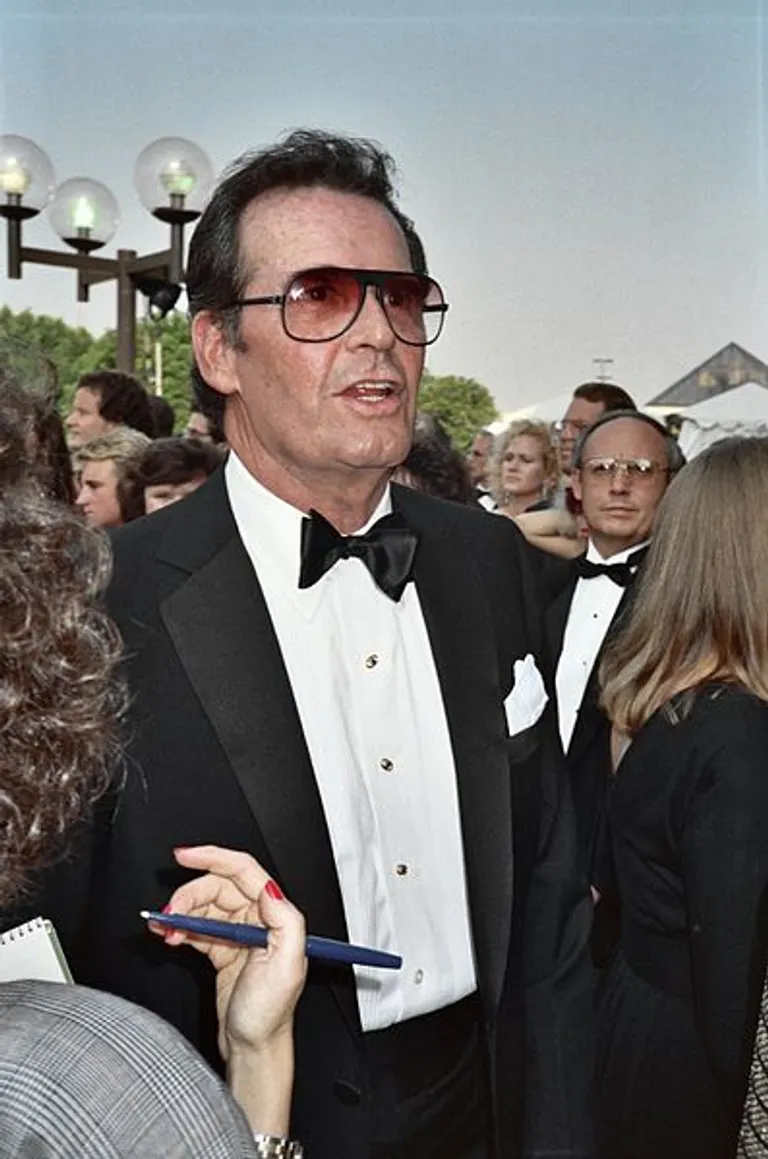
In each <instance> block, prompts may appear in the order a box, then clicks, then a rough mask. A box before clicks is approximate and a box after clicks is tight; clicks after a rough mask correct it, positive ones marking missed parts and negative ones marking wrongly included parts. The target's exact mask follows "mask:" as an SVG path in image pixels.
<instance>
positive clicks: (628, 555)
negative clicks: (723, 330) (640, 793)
mask: <svg viewBox="0 0 768 1159" xmlns="http://www.w3.org/2000/svg"><path fill="white" fill-rule="evenodd" d="M681 465H682V455H681V452H680V450H679V448H678V446H677V443H676V442H675V440H674V439H673V438H672V436H671V435H670V434H668V432H667V431H666V430H665V428H664V427H663V426H662V425H661V424H660V423H658V422H656V420H655V419H653V418H651V417H650V416H649V415H645V414H643V413H642V412H641V411H634V410H615V411H610V412H607V413H606V414H605V415H604V416H602V417H600V418H599V419H598V420H597V421H596V422H595V423H594V424H593V425H592V426H591V427H589V428H588V430H587V431H586V432H585V433H584V434H583V435H582V437H581V438H580V439H579V440H578V441H577V443H576V445H575V448H574V451H573V473H572V476H571V481H572V486H573V490H574V494H575V495H576V498H577V499H578V500H580V502H581V507H582V512H583V515H584V519H585V521H586V524H587V529H588V532H589V539H588V544H587V550H586V553H585V554H584V555H583V556H580V557H579V558H578V559H574V560H568V561H567V562H566V561H563V562H558V563H557V564H552V565H551V566H550V568H549V569H548V571H547V573H546V574H547V583H548V586H549V595H548V606H547V609H546V613H545V623H546V631H547V638H548V639H547V644H548V652H549V656H550V658H551V663H552V670H553V676H554V686H555V690H556V701H557V711H558V720H559V727H560V738H561V741H562V746H563V751H564V752H565V754H566V763H567V766H568V772H569V776H570V781H571V791H572V795H573V802H574V807H575V811H576V822H577V829H578V834H579V842H580V845H581V848H582V851H583V853H584V855H585V858H586V862H587V865H588V867H589V868H590V869H591V867H592V862H593V859H594V855H595V850H596V844H597V838H598V832H599V829H600V823H601V819H602V814H603V803H604V796H605V790H606V787H607V784H608V777H609V775H610V772H611V752H610V723H609V721H608V719H607V717H606V716H605V714H604V712H603V710H602V708H601V707H600V704H599V699H600V687H599V680H598V671H599V667H600V659H601V656H602V653H603V650H604V648H605V646H606V644H607V642H608V641H609V640H610V639H611V637H612V635H613V634H614V633H615V631H616V629H617V626H618V625H619V623H620V621H621V618H622V616H623V614H624V612H625V610H626V608H627V606H628V604H629V600H630V598H631V591H632V584H633V582H634V579H635V577H636V575H637V573H638V571H639V569H640V567H641V564H642V560H643V558H644V556H645V553H646V551H647V549H648V545H649V542H650V538H651V532H652V528H653V521H654V519H655V516H656V511H657V509H658V506H659V503H660V502H661V500H662V497H663V495H664V492H665V490H666V488H667V485H668V483H669V481H670V479H671V478H672V476H673V474H674V472H675V471H676V470H678V469H679V467H680V466H681Z"/></svg>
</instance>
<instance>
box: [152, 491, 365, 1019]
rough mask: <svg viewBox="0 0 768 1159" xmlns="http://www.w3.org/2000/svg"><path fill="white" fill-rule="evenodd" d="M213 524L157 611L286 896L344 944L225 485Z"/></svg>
mask: <svg viewBox="0 0 768 1159" xmlns="http://www.w3.org/2000/svg"><path fill="white" fill-rule="evenodd" d="M218 518H219V519H220V520H221V521H224V525H225V527H228V528H231V531H230V533H229V534H228V535H226V536H222V535H221V534H219V539H220V540H221V539H223V540H224V542H223V544H222V543H219V545H218V546H217V548H216V549H215V550H214V552H213V554H211V555H210V557H209V558H208V559H207V561H206V562H204V563H201V564H199V566H197V567H196V568H195V569H194V570H192V574H190V575H189V577H188V578H187V579H186V580H185V581H184V582H183V583H182V584H181V585H180V586H179V587H177V589H176V590H175V591H174V592H173V594H172V595H171V596H169V597H168V598H167V599H166V600H165V602H164V604H163V605H162V608H161V614H162V617H163V620H164V622H165V625H166V627H167V629H168V632H169V634H170V636H171V639H172V641H173V643H174V646H175V647H176V650H177V652H178V654H179V657H180V659H181V662H182V664H183V666H184V669H185V671H186V673H187V676H188V677H189V679H190V681H191V683H192V685H193V687H194V688H195V691H196V693H197V695H198V697H199V699H200V703H201V705H202V709H203V711H204V712H205V713H206V714H207V716H208V718H209V720H210V722H211V725H212V726H213V728H214V730H215V732H216V734H217V736H218V738H219V741H220V743H221V746H222V748H223V750H224V753H225V754H226V757H227V759H228V760H229V763H230V765H231V767H232V770H233V772H234V775H235V776H236V778H237V780H238V782H239V784H240V787H241V789H242V791H243V794H244V796H245V799H246V800H247V802H248V805H249V806H250V808H251V810H252V812H253V815H254V818H255V821H256V824H257V826H258V828H259V831H260V833H261V835H262V837H263V840H264V843H265V845H266V846H267V848H268V850H269V852H270V855H271V857H272V860H273V864H274V867H275V872H276V874H277V875H278V877H279V879H280V882H281V884H282V885H283V886H284V887H285V890H286V893H287V894H288V896H290V898H291V900H292V901H293V902H294V903H295V904H296V905H297V906H299V908H300V909H302V910H303V912H304V914H305V916H306V919H307V924H308V926H309V928H310V929H311V930H314V931H316V932H318V933H322V934H324V935H326V936H328V937H335V938H345V937H346V936H347V934H346V925H345V921H344V913H343V907H342V902H341V894H340V891H339V887H338V880H337V876H336V868H335V865H334V861H333V854H332V850H331V844H330V838H329V835H328V830H327V827H326V823H325V817H324V814H323V808H322V803H321V800H320V795H319V792H318V789H317V784H316V782H315V778H314V774H313V771H312V766H311V763H310V759H309V753H308V751H307V747H306V744H305V741H304V734H303V732H302V729H301V724H300V721H299V717H298V713H297V710H296V705H295V702H294V699H293V694H292V692H291V687H290V683H289V681H288V676H287V673H286V671H285V666H284V664H283V661H282V657H281V654H280V649H279V646H278V643H277V639H276V636H275V633H274V630H273V628H272V622H271V620H270V618H269V614H268V612H267V607H266V604H265V602H264V598H263V595H262V592H261V588H260V586H259V584H258V581H257V579H256V576H255V574H254V571H253V567H252V565H251V562H250V560H249V558H248V556H247V553H246V551H245V549H244V547H243V546H242V543H241V541H240V538H239V536H238V535H237V532H236V529H235V526H234V522H233V520H232V516H231V513H230V511H229V505H228V503H227V501H226V497H225V494H224V491H223V487H222V488H221V496H220V497H219V507H218ZM198 533H199V529H198ZM196 539H197V541H198V542H199V534H198V536H196ZM159 554H162V556H163V558H164V560H165V561H166V562H175V564H176V566H185V564H186V567H187V568H188V569H189V563H190V561H189V559H188V558H186V559H185V560H184V556H188V554H189V553H188V550H187V548H186V547H180V545H179V544H178V542H177V543H176V544H168V543H167V542H166V543H165V544H164V545H163V551H162V553H159ZM180 556H181V559H180ZM174 557H175V558H174ZM182 560H183V562H182ZM334 989H335V990H336V991H337V995H338V997H339V1000H340V1001H341V1003H342V1006H343V1007H344V1009H345V1013H346V1014H347V1016H348V1018H349V1020H350V1023H351V1024H352V1025H353V1026H354V1025H357V1026H359V1019H358V1015H357V1003H356V999H355V996H354V988H353V986H351V985H347V986H346V987H345V986H343V985H340V986H335V987H334Z"/></svg>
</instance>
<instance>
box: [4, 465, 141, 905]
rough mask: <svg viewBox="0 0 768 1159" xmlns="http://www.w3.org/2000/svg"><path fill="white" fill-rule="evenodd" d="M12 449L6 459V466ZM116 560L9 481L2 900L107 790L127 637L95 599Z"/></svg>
mask: <svg viewBox="0 0 768 1159" xmlns="http://www.w3.org/2000/svg"><path fill="white" fill-rule="evenodd" d="M1 468H2V455H0V470H1ZM110 567H111V561H110V549H109V544H108V541H107V539H106V538H105V537H104V536H103V534H102V533H100V532H96V531H92V530H90V529H89V528H87V527H86V526H85V525H84V524H83V522H82V520H81V519H80V518H79V516H78V515H77V514H75V513H74V512H73V511H72V510H71V509H69V508H68V507H66V506H64V505H63V504H59V503H55V502H52V501H51V500H50V499H48V498H46V497H44V496H43V495H42V494H41V491H40V489H39V485H38V484H37V483H36V482H35V481H34V480H33V479H32V478H31V477H29V478H27V479H21V480H17V481H15V482H8V480H7V479H6V480H5V481H4V482H3V498H2V503H0V898H2V902H3V906H5V905H6V904H7V902H8V901H9V900H14V899H15V898H16V897H17V896H18V895H19V894H20V893H21V891H22V889H23V887H24V885H25V883H26V879H27V874H28V873H29V872H30V870H32V869H34V868H37V867H39V866H41V865H45V864H49V863H51V862H52V861H53V860H54V859H55V857H56V855H57V854H58V853H60V852H61V848H62V844H63V839H64V837H65V835H66V833H67V830H68V829H69V828H70V827H71V826H72V825H73V824H74V823H75V822H77V821H78V820H79V819H81V818H83V817H84V816H86V815H87V814H88V811H89V809H90V807H91V805H92V804H93V802H94V801H95V799H96V798H97V797H98V796H99V795H100V794H101V793H102V792H103V791H104V790H105V789H106V788H107V785H108V783H109V780H110V777H111V775H112V774H113V773H114V771H115V768H116V765H117V760H118V754H119V744H118V727H119V720H120V717H121V715H122V711H123V708H124V704H125V693H124V689H123V685H122V683H121V682H120V680H119V679H118V678H117V677H116V673H115V668H116V664H117V662H118V660H119V657H120V652H121V642H120V638H119V635H118V632H117V629H116V628H115V627H114V625H113V624H112V622H111V621H110V620H109V619H108V618H107V617H106V616H105V615H104V614H103V613H102V612H101V611H100V610H99V608H98V606H97V603H96V598H97V596H98V595H99V593H100V592H101V591H102V590H103V588H104V586H105V584H106V582H107V579H108V577H109V573H110Z"/></svg>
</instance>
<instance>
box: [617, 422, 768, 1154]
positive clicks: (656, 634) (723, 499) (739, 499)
mask: <svg viewBox="0 0 768 1159" xmlns="http://www.w3.org/2000/svg"><path fill="white" fill-rule="evenodd" d="M766 508H768V440H765V439H727V440H724V441H722V442H720V443H718V444H716V445H714V446H712V447H710V448H709V449H708V450H707V451H705V452H704V453H703V454H701V455H700V456H699V457H698V458H697V459H695V460H694V461H693V462H692V463H691V464H689V465H688V466H687V467H685V468H684V469H683V470H682V471H681V472H680V474H679V476H678V477H677V478H676V479H675V480H674V482H673V483H672V484H671V486H670V488H669V491H668V492H667V494H666V496H665V498H664V500H663V501H662V504H661V507H660V510H659V515H658V518H657V522H656V530H655V533H654V539H653V543H652V545H651V548H650V552H649V555H648V557H647V559H646V564H645V568H644V572H643V576H642V578H641V581H640V583H639V585H638V589H637V597H636V602H635V605H634V608H633V611H632V613H631V615H630V618H629V620H628V621H627V624H626V627H625V629H624V630H623V631H622V632H621V633H620V635H619V636H618V638H617V639H616V640H615V642H614V643H613V645H612V646H611V647H610V649H609V651H608V653H607V655H606V659H605V661H604V663H603V668H602V679H603V702H604V706H605V708H606V710H607V712H608V714H609V716H610V717H611V720H612V722H613V730H614V732H613V735H614V758H615V760H617V761H618V764H617V767H616V775H615V779H614V781H613V785H612V790H611V794H610V801H609V825H608V829H609V846H610V854H609V856H606V857H605V858H604V864H603V866H602V869H601V870H600V871H599V872H598V878H599V880H598V881H597V883H596V884H597V885H598V887H599V888H600V890H601V891H603V892H605V891H609V890H610V891H615V894H616V895H617V896H618V900H619V902H620V905H621V936H620V944H619V948H618V952H617V954H616V956H615V958H614V960H613V962H612V964H611V965H610V966H609V967H608V969H607V971H606V974H605V977H604V979H603V981H602V983H601V993H600V998H599V1007H598V1052H597V1057H598V1069H597V1078H598V1141H599V1147H598V1155H599V1156H600V1159H723V1157H725V1156H729V1155H732V1154H733V1152H734V1148H735V1146H736V1132H737V1129H738V1122H739V1118H740V1115H741V1107H742V1103H743V1098H744V1090H745V1085H746V1077H747V1070H748V1065H749V1056H750V1050H751V1044H752V1038H753V1036H754V1025H755V1012H756V1009H757V1005H758V1001H759V995H760V989H761V984H762V977H763V972H764V965H765V953H764V946H763V942H764V938H763V937H762V936H761V928H762V926H763V924H764V914H763V902H764V899H765V896H766V887H768V521H767V520H766V518H765V511H766Z"/></svg>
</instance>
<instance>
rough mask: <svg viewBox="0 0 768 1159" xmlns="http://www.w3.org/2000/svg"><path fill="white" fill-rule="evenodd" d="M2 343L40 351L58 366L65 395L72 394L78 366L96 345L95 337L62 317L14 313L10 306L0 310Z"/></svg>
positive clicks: (27, 311) (60, 382)
mask: <svg viewBox="0 0 768 1159" xmlns="http://www.w3.org/2000/svg"><path fill="white" fill-rule="evenodd" d="M0 343H8V344H9V345H10V346H14V345H16V344H18V345H19V346H30V347H33V348H37V349H38V350H39V351H40V352H41V353H42V354H44V355H45V356H46V358H50V360H51V361H52V362H53V363H54V365H55V366H56V370H57V372H58V379H59V387H60V389H61V391H62V393H63V394H65V395H66V394H67V393H68V392H71V389H72V384H73V382H74V381H75V380H76V379H77V376H78V374H79V373H82V372H81V371H80V370H79V367H80V365H81V363H82V362H83V360H84V359H86V358H87V356H88V354H89V353H90V350H91V347H92V346H93V344H94V337H93V335H92V334H91V333H90V332H89V331H88V330H86V329H85V327H83V326H77V327H75V326H68V325H67V323H66V322H62V320H61V318H50V317H48V315H47V314H33V313H32V312H31V310H23V311H22V312H21V313H19V314H14V312H13V310H11V309H10V307H8V306H3V307H0Z"/></svg>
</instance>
